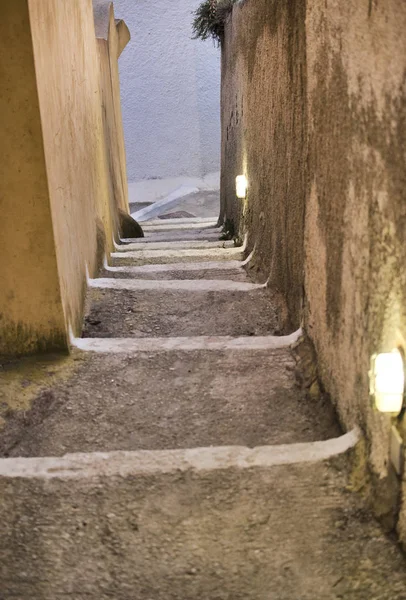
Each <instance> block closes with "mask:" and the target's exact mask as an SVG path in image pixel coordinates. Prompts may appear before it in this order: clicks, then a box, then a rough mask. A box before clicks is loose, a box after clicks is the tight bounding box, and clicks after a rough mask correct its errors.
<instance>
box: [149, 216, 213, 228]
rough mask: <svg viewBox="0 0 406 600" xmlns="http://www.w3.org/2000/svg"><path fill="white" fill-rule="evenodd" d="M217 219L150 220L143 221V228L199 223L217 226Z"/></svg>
mask: <svg viewBox="0 0 406 600" xmlns="http://www.w3.org/2000/svg"><path fill="white" fill-rule="evenodd" d="M217 220H218V219H217V217H187V218H185V217H182V218H181V219H151V220H148V221H144V224H143V227H144V226H150V225H152V226H154V225H165V223H166V224H168V225H187V224H188V223H189V224H195V223H200V224H202V225H207V223H215V224H217Z"/></svg>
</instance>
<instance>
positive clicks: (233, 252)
mask: <svg viewBox="0 0 406 600" xmlns="http://www.w3.org/2000/svg"><path fill="white" fill-rule="evenodd" d="M111 257H112V258H114V259H118V261H119V262H117V264H121V265H142V264H157V263H158V264H166V263H174V262H197V261H224V262H226V261H242V260H244V258H245V256H244V250H243V249H242V248H204V249H199V248H184V249H179V250H176V249H166V250H144V249H142V250H138V251H132V252H131V251H127V252H118V251H117V252H112V253H111Z"/></svg>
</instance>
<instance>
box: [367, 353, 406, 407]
mask: <svg viewBox="0 0 406 600" xmlns="http://www.w3.org/2000/svg"><path fill="white" fill-rule="evenodd" d="M370 384H371V395H373V396H374V399H375V406H376V408H377V409H378V410H379V411H380V412H384V413H396V414H399V413H400V411H401V410H402V407H403V395H404V391H405V371H404V365H403V357H402V355H401V353H400V352H399V350H393V351H392V352H387V353H384V354H377V355H375V356H373V357H372V368H371V372H370Z"/></svg>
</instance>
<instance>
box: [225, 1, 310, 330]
mask: <svg viewBox="0 0 406 600" xmlns="http://www.w3.org/2000/svg"><path fill="white" fill-rule="evenodd" d="M304 20H305V6H304V4H303V2H301V1H300V0H298V1H297V0H290V1H289V2H287V1H284V2H281V1H280V0H256V1H255V2H254V1H251V2H246V3H244V4H241V5H236V6H235V7H234V10H233V15H232V18H231V19H229V20H228V22H227V25H226V36H225V41H224V45H223V53H222V96H221V102H222V165H221V167H222V169H221V218H222V220H226V219H232V220H233V222H234V224H235V226H236V229H238V228H240V230H241V233H242V234H243V233H244V232H245V231H246V230H248V231H249V232H250V236H249V250H252V249H253V248H254V246H255V250H256V251H255V258H254V263H255V267H256V268H257V269H258V270H259V271H261V272H262V273H263V274H264V277H266V278H269V285H270V286H271V287H272V288H273V289H274V290H278V291H279V292H280V295H281V298H282V299H283V300H284V301H285V302H286V304H287V306H288V307H289V312H290V326H291V327H298V326H299V324H300V310H301V304H302V291H303V223H304V206H305V197H306V185H307V181H306V171H305V169H304V168H303V166H304V165H303V156H304V155H305V154H306V144H307V140H306V86H305V80H306V72H305V64H306V63H305V59H306V49H305V27H304ZM240 174H245V175H246V176H247V178H248V181H249V189H248V194H247V198H246V200H245V201H244V202H239V201H237V199H236V196H235V178H236V176H237V175H240ZM286 326H289V323H286Z"/></svg>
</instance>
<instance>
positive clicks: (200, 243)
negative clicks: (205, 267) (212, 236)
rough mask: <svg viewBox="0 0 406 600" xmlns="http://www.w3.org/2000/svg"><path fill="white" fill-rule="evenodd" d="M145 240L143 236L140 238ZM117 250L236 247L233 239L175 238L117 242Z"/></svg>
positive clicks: (138, 250)
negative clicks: (171, 239)
mask: <svg viewBox="0 0 406 600" xmlns="http://www.w3.org/2000/svg"><path fill="white" fill-rule="evenodd" d="M140 240H143V238H140ZM115 247H116V251H117V252H124V253H126V252H142V251H143V250H147V251H150V250H165V251H166V250H188V249H189V248H190V249H201V250H213V249H215V248H234V247H235V244H234V242H233V241H224V240H220V239H217V240H214V241H213V240H174V241H153V240H151V239H150V240H147V241H145V240H144V241H139V242H132V243H126V244H116V246H115Z"/></svg>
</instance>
